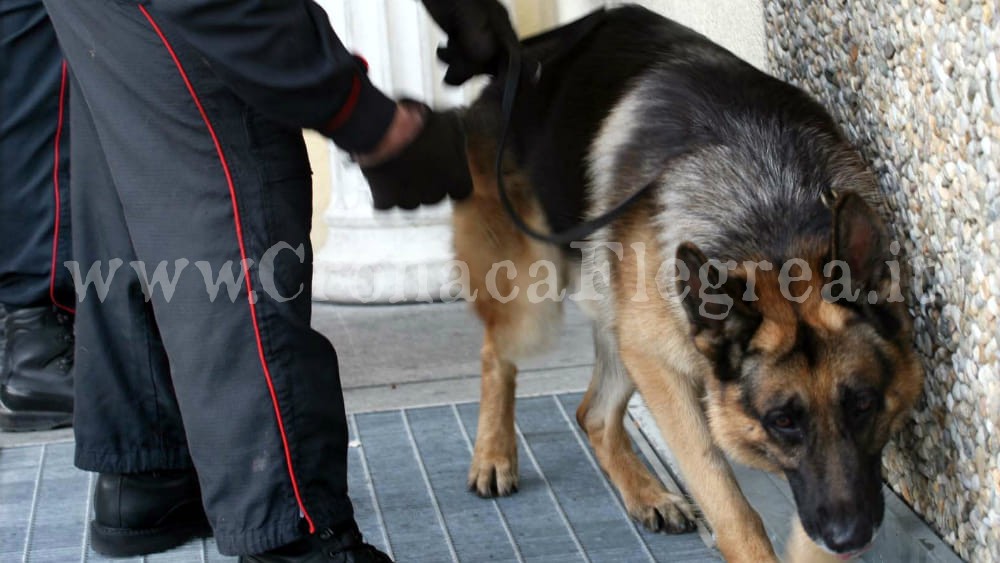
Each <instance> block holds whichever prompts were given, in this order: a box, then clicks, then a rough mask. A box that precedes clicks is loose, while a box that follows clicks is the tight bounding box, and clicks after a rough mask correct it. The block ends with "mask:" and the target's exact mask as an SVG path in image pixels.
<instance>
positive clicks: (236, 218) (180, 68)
mask: <svg viewBox="0 0 1000 563" xmlns="http://www.w3.org/2000/svg"><path fill="white" fill-rule="evenodd" d="M139 10H141V11H142V15H144V16H146V19H147V20H148V21H149V24H150V25H151V26H152V27H153V31H155V32H156V35H158V36H159V37H160V41H162V42H163V46H164V47H166V48H167V52H168V53H170V58H171V59H173V60H174V65H176V66H177V72H178V73H180V75H181V79H182V80H184V85H185V86H187V89H188V92H189V93H190V94H191V99H192V100H193V101H194V105H195V106H197V108H198V113H200V114H201V118H202V120H203V121H204V122H205V127H206V128H207V129H208V133H209V135H211V137H212V142H213V143H214V144H215V152H216V153H217V154H218V156H219V163H220V164H221V165H222V171H223V172H224V173H225V175H226V183H227V184H228V185H229V198H230V200H232V203H233V222H234V224H235V226H236V239H237V241H238V242H239V246H240V257H241V258H242V259H243V261H242V264H243V276H244V278H245V279H246V281H247V303H249V305H250V318H251V320H252V321H253V332H254V337H255V338H256V340H257V355H258V356H259V357H260V365H261V367H262V368H263V369H264V379H265V380H267V389H268V391H269V392H270V393H271V404H272V405H273V406H274V416H275V419H277V422H278V431H279V432H280V434H281V445H282V447H283V448H284V450H285V464H286V466H287V467H288V477H289V479H291V481H292V490H293V491H294V492H295V501H296V502H297V503H298V505H299V511H300V512H301V513H302V517H303V518H305V520H306V523H307V524H309V533H310V534H312V533H315V532H316V526H315V524H314V523H313V520H312V518H311V517H310V516H309V513H308V512H307V511H306V507H305V504H304V503H303V502H302V495H301V493H300V492H299V483H298V480H297V479H296V478H295V470H294V469H293V467H292V452H291V449H290V448H289V447H288V436H287V435H286V434H285V423H284V421H283V420H282V419H281V408H280V406H279V405H278V394H277V393H276V392H275V390H274V381H273V380H272V379H271V369H270V368H269V367H268V364H267V358H266V357H265V355H264V343H263V341H262V340H261V336H260V324H259V323H258V322H257V305H256V304H255V303H254V299H253V295H254V291H253V286H252V284H251V282H250V268H249V266H248V262H247V251H246V245H245V244H244V242H243V225H242V221H241V220H240V211H239V206H238V205H237V202H236V186H235V185H234V184H233V176H232V174H231V173H230V172H229V163H228V162H227V161H226V156H225V154H224V153H223V152H222V145H221V144H220V143H219V137H218V136H217V135H216V134H215V128H214V127H213V126H212V122H211V121H210V120H209V119H208V114H207V113H205V108H204V107H203V106H202V105H201V100H200V99H199V98H198V94H197V92H195V89H194V86H192V85H191V80H189V79H188V75H187V71H185V70H184V65H182V64H181V61H180V59H179V58H178V57H177V53H175V52H174V48H173V46H171V44H170V41H169V40H167V37H166V35H164V34H163V31H162V30H161V29H160V26H159V25H157V24H156V21H155V20H154V19H153V16H151V15H150V14H149V12H148V11H146V8H145V7H144V6H141V5H140V6H139Z"/></svg>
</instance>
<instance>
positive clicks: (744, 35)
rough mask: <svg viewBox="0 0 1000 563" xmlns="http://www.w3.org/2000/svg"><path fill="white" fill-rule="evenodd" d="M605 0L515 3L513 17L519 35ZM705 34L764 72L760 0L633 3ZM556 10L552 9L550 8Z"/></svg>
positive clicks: (649, 0) (605, 3) (566, 18)
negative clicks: (543, 20)
mask: <svg viewBox="0 0 1000 563" xmlns="http://www.w3.org/2000/svg"><path fill="white" fill-rule="evenodd" d="M620 3H621V2H610V1H607V0H517V1H516V2H515V15H516V16H517V19H518V26H519V28H520V31H521V33H522V34H526V33H533V32H534V31H536V30H537V29H538V28H539V27H542V26H540V23H541V22H540V21H539V19H540V18H548V19H550V20H551V21H549V22H548V24H549V25H552V24H554V23H556V22H557V21H558V22H567V21H571V20H573V19H575V18H577V17H580V16H582V15H584V14H586V13H587V12H590V11H591V10H593V9H595V8H598V7H600V6H612V5H615V4H620ZM635 3H637V4H641V5H643V6H646V7H647V8H650V9H652V10H655V11H656V12H659V13H661V14H663V15H665V16H667V17H668V18H671V19H673V20H676V21H678V22H680V23H682V24H684V25H686V26H688V27H691V28H692V29H694V30H696V31H698V32H700V33H703V34H705V35H706V36H708V37H709V38H710V39H712V40H713V41H715V42H716V43H719V44H720V45H722V46H724V47H726V48H727V49H729V50H731V51H733V52H734V53H736V54H737V55H739V56H740V57H742V58H744V59H746V60H747V61H748V62H750V63H751V64H753V65H754V66H756V67H757V68H760V69H764V70H767V45H766V41H765V37H764V7H763V4H762V2H761V0H640V1H637V2H635ZM553 6H554V7H555V8H556V9H555V10H553V9H552V7H553Z"/></svg>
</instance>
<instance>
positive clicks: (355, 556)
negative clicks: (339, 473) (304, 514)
mask: <svg viewBox="0 0 1000 563" xmlns="http://www.w3.org/2000/svg"><path fill="white" fill-rule="evenodd" d="M240 563H392V559H389V556H388V555H386V554H384V553H382V552H381V551H379V550H377V549H375V548H374V547H372V546H370V545H368V544H366V543H365V542H364V539H363V538H362V537H361V532H359V531H358V525H357V524H355V523H354V521H351V522H350V523H349V524H347V525H345V526H342V527H340V528H337V529H326V530H323V531H322V532H320V533H318V534H315V535H312V536H309V537H306V538H304V539H301V540H299V541H297V542H295V543H293V544H289V545H286V546H284V547H282V548H280V549H276V550H274V551H269V552H267V553H262V554H260V555H244V556H242V557H240Z"/></svg>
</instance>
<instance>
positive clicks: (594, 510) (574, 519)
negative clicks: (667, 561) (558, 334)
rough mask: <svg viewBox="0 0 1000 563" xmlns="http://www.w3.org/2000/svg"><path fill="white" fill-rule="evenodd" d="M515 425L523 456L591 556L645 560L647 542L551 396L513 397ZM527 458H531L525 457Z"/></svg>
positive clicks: (612, 559)
mask: <svg viewBox="0 0 1000 563" xmlns="http://www.w3.org/2000/svg"><path fill="white" fill-rule="evenodd" d="M517 416H518V425H519V426H520V428H521V435H522V436H523V439H524V441H525V442H526V448H527V449H528V450H529V460H528V461H530V462H532V463H537V465H538V468H539V470H540V471H541V472H542V473H544V474H546V475H547V478H548V483H549V485H550V486H551V488H552V490H553V492H554V493H555V495H556V497H557V499H558V502H559V504H560V505H561V507H562V509H563V511H564V512H565V514H566V517H567V519H568V520H569V522H570V525H571V526H572V527H573V530H574V531H575V533H576V535H577V537H578V538H579V540H580V543H581V544H582V546H583V549H584V551H585V552H586V554H587V556H588V557H589V558H590V560H591V561H609V562H610V561H649V560H651V559H652V556H651V553H650V551H649V548H648V546H647V545H646V544H645V542H644V541H643V540H642V538H641V537H640V536H639V535H637V534H636V531H635V528H634V527H633V526H632V524H631V523H630V522H629V521H628V520H627V519H626V518H625V517H624V515H623V514H622V513H621V511H620V508H619V504H618V499H617V498H616V497H615V496H614V494H613V493H612V492H610V491H609V490H608V489H607V488H606V487H605V485H604V483H603V478H602V477H601V476H600V475H599V474H597V473H596V472H595V471H594V469H593V467H592V465H591V462H590V460H589V459H588V458H587V454H586V453H585V452H584V451H583V450H582V449H581V448H580V446H579V444H578V443H577V438H576V436H575V430H574V429H573V428H572V427H571V426H570V425H569V424H567V421H566V420H565V419H564V417H563V416H562V414H561V413H560V411H559V408H558V406H557V405H556V404H555V403H554V402H553V400H552V398H551V397H537V398H530V399H524V400H521V401H519V402H518V412H517ZM530 458H533V459H530Z"/></svg>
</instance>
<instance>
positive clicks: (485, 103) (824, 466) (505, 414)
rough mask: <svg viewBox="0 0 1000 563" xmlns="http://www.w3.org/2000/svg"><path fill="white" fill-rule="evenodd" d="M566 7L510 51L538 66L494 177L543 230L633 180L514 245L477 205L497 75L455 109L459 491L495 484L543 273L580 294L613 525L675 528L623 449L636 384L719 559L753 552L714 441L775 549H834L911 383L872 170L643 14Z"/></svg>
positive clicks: (808, 553) (863, 540)
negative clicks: (462, 302)
mask: <svg viewBox="0 0 1000 563" xmlns="http://www.w3.org/2000/svg"><path fill="white" fill-rule="evenodd" d="M590 18H599V19H600V21H599V22H597V23H596V24H594V20H593V19H589V20H588V21H590V22H591V23H590V24H588V26H589V27H590V28H592V30H591V31H589V32H587V33H586V34H585V36H584V37H582V38H578V39H574V40H573V41H572V42H571V43H572V44H571V45H569V46H568V47H567V45H566V37H567V36H568V35H573V34H574V33H573V30H574V29H577V28H578V27H579V25H580V24H576V26H574V24H571V25H570V26H568V27H564V28H560V29H557V30H555V31H553V32H550V33H547V34H545V35H542V36H539V37H537V38H534V39H530V40H527V41H525V42H524V43H523V47H524V52H525V53H526V55H527V56H528V57H529V58H531V59H534V60H537V61H542V63H543V64H542V65H541V67H540V69H530V68H529V69H528V70H526V71H525V76H526V80H527V81H528V82H529V84H526V85H524V86H523V87H522V91H521V94H520V96H519V98H518V103H517V105H516V107H515V111H514V118H513V123H512V138H511V140H510V143H509V145H508V147H509V149H510V150H509V151H508V157H507V158H506V160H505V162H504V165H503V177H504V179H505V184H506V186H507V189H508V190H509V194H510V197H511V200H512V201H513V203H514V207H515V208H516V210H517V211H518V213H519V214H520V216H521V217H522V218H523V219H524V220H525V221H526V223H527V224H529V225H530V226H532V227H533V228H535V229H537V230H541V231H545V232H561V231H563V230H565V229H568V228H571V227H573V226H574V225H578V224H580V223H581V222H582V221H584V220H586V219H587V218H592V217H596V216H600V215H601V214H602V213H605V212H606V211H608V210H609V209H610V208H612V207H613V206H615V204H616V203H617V202H619V201H622V200H624V199H625V198H626V197H628V196H629V195H630V194H632V193H633V192H635V191H636V190H637V189H638V188H640V187H642V186H646V185H651V186H652V188H651V189H649V190H647V192H646V193H645V195H644V196H643V197H642V198H641V200H640V201H639V202H638V203H637V204H636V205H633V206H631V207H630V208H629V209H628V210H627V211H626V212H624V213H623V214H622V215H620V216H618V217H617V218H616V219H615V220H614V221H613V222H612V223H611V224H610V226H607V227H605V228H602V229H601V230H599V231H598V232H596V233H595V234H593V235H592V236H590V238H589V240H587V241H583V244H581V245H576V244H574V245H569V246H568V247H559V246H556V245H550V244H546V243H544V242H539V241H537V240H534V239H532V238H530V237H528V236H527V235H525V234H524V233H523V232H522V231H521V230H519V229H517V228H515V226H514V223H513V222H512V220H511V219H510V217H509V216H508V215H507V214H506V213H505V211H504V209H503V207H502V205H501V200H500V199H499V196H498V186H497V179H496V174H495V168H494V160H495V158H496V154H497V144H498V142H499V141H498V138H499V136H500V133H501V129H502V126H503V118H502V115H501V98H502V91H503V87H504V77H503V76H500V77H498V78H497V79H496V80H494V82H493V84H492V85H490V86H488V87H487V89H486V90H485V91H484V93H483V94H482V96H481V97H480V98H479V99H478V100H477V101H476V102H475V103H474V104H473V105H472V106H471V107H469V108H468V109H467V110H466V111H465V114H464V117H463V119H464V123H465V127H466V134H467V148H468V160H469V166H470V172H471V174H472V177H473V181H474V184H475V189H474V192H473V195H472V196H471V197H470V198H469V199H467V200H465V201H463V202H461V203H458V204H456V205H455V208H454V225H455V249H456V253H457V256H458V258H459V259H460V260H461V261H464V262H465V263H466V264H467V265H468V267H469V274H470V280H469V281H470V282H471V286H470V290H472V291H474V293H473V294H472V295H474V297H470V299H471V301H472V303H473V306H474V309H475V312H476V313H477V315H478V317H479V318H480V320H481V321H482V323H483V325H484V328H485V335H484V341H483V347H482V351H481V357H482V405H481V407H480V413H479V432H478V435H477V436H476V444H475V453H474V455H473V459H472V466H471V469H470V471H469V486H470V488H471V489H473V490H474V491H476V492H478V494H480V495H482V496H484V497H488V496H493V495H508V494H511V493H513V492H514V491H516V490H517V485H518V459H517V447H516V438H515V427H514V397H515V393H514V387H515V375H516V373H517V367H516V365H515V362H516V361H517V360H518V359H521V358H523V357H524V356H526V355H528V354H532V353H534V352H538V351H540V350H543V349H545V347H546V346H548V345H549V344H550V343H551V342H552V341H553V340H554V337H555V336H556V335H557V334H558V332H559V320H560V316H561V305H560V300H559V299H538V298H537V297H538V287H535V288H532V284H535V283H537V282H538V281H539V280H538V276H539V273H540V272H542V271H543V270H544V272H543V273H545V274H546V275H551V278H552V279H555V280H557V281H556V282H555V283H556V285H557V286H558V287H557V288H556V289H557V290H558V291H559V295H560V296H564V295H566V294H567V293H568V292H569V291H573V290H574V289H576V290H577V293H576V294H574V295H579V294H580V293H581V292H583V291H584V289H586V290H587V292H589V295H590V296H591V297H590V298H588V299H581V300H579V301H580V304H581V305H582V306H583V308H584V310H585V311H586V312H587V314H588V316H589V317H590V318H591V319H592V320H593V329H594V342H595V347H596V362H595V367H594V373H593V379H592V380H591V382H590V386H589V388H588V390H587V392H586V395H585V396H584V398H583V401H582V403H581V404H580V406H579V409H578V410H577V413H576V417H577V421H578V422H579V424H580V426H581V427H582V428H583V429H584V431H585V432H586V434H587V436H588V437H589V441H590V444H591V446H592V447H593V450H594V452H595V454H596V458H597V459H598V461H599V463H600V466H601V467H602V468H603V470H604V471H605V472H606V473H607V475H608V477H609V478H610V480H611V481H612V482H613V484H614V485H615V487H616V488H617V490H618V492H619V494H620V495H621V498H622V499H623V501H624V504H625V506H626V508H627V510H628V512H629V514H630V515H631V516H632V517H633V518H634V519H636V520H637V521H639V522H641V523H642V524H644V525H645V526H646V527H648V528H649V529H651V530H660V531H664V532H668V533H679V532H685V531H689V530H691V529H692V528H693V521H694V512H693V509H692V507H691V506H690V505H689V504H688V503H687V501H686V500H685V499H684V498H683V497H680V496H678V495H676V494H672V493H670V492H668V491H667V490H666V489H665V488H664V487H663V486H662V485H661V483H660V482H659V481H658V480H657V479H656V478H655V477H653V475H652V474H651V473H650V472H649V471H648V470H647V468H646V467H645V465H644V464H643V462H642V461H641V460H640V458H639V457H637V455H636V453H635V452H634V451H633V449H632V446H631V443H630V441H629V438H628V435H627V434H626V430H625V428H624V424H623V417H624V415H625V411H626V405H627V402H628V401H629V398H630V396H631V395H632V393H633V392H634V391H635V390H636V389H638V391H639V392H640V393H641V394H642V396H643V398H644V399H645V402H646V404H647V405H648V407H649V409H650V410H651V412H652V413H653V415H654V416H655V419H656V422H657V425H658V426H659V429H660V431H661V432H662V433H663V436H664V438H665V439H666V441H667V443H668V444H669V445H670V447H671V449H672V451H673V453H674V454H675V455H676V457H677V460H678V463H679V466H680V469H681V472H682V476H683V478H684V481H685V483H686V486H687V488H688V489H689V491H690V493H691V495H692V497H693V499H694V500H695V502H696V503H697V504H698V506H699V507H700V510H701V512H702V513H703V515H704V516H705V518H706V519H707V521H708V523H709V524H710V526H711V527H712V528H713V530H714V533H715V536H716V543H717V546H718V548H719V550H720V551H721V552H722V554H723V556H724V557H725V558H726V559H727V560H729V561H748V562H754V563H760V562H762V561H774V560H776V558H775V553H774V550H773V548H772V546H771V544H770V542H769V541H768V538H767V535H766V533H765V531H764V527H763V525H762V522H761V519H760V517H759V516H758V515H757V513H756V512H755V511H754V510H753V509H752V508H751V507H750V505H749V504H748V502H747V500H746V498H745V497H744V496H743V494H742V493H741V491H740V488H739V486H738V484H737V482H736V480H735V479H734V477H733V472H732V470H731V468H730V466H729V463H728V461H727V456H731V457H732V458H734V459H735V460H737V461H739V462H741V463H744V464H748V465H750V466H753V467H757V468H760V469H763V470H766V471H771V472H776V473H780V474H784V475H785V476H786V477H787V479H788V482H789V483H790V485H791V488H792V491H793V492H794V496H795V501H796V504H797V507H798V518H797V519H796V522H795V523H794V524H793V528H794V531H793V537H792V539H791V540H790V542H789V545H790V548H789V549H790V553H789V556H790V557H791V559H793V560H795V561H806V560H823V559H826V558H830V557H834V556H839V557H840V558H841V559H844V558H848V557H850V556H853V555H856V554H857V553H859V552H860V551H862V550H864V549H865V548H866V547H867V546H869V545H870V544H871V543H872V541H873V539H874V537H875V534H876V532H877V530H878V528H879V526H880V524H881V522H882V518H883V512H884V506H883V499H882V495H881V487H882V484H881V483H882V481H881V451H882V448H883V446H884V445H885V443H886V441H887V440H888V438H889V437H890V435H891V434H892V433H893V432H894V431H895V430H897V429H898V428H899V427H900V426H901V425H902V424H903V423H904V422H905V421H906V420H907V419H908V411H909V410H910V409H911V407H912V406H913V404H914V403H915V401H916V400H917V398H918V396H919V393H920V391H921V389H922V379H923V375H922V371H921V369H920V366H919V363H918V361H917V359H916V357H915V354H914V351H913V349H912V346H911V320H910V319H909V318H908V316H907V311H906V308H905V305H904V304H903V303H902V301H903V299H902V297H901V296H900V292H899V288H898V281H899V277H900V276H899V272H898V268H896V267H893V266H892V265H893V264H894V262H893V260H894V253H893V251H892V248H895V246H894V245H890V238H889V237H890V235H889V232H888V230H887V228H886V225H885V224H884V222H883V220H882V219H881V218H880V215H879V214H878V213H877V212H876V211H875V209H876V208H877V206H878V204H879V196H878V190H877V186H876V183H875V179H874V176H873V174H872V173H871V172H870V170H869V169H868V167H867V166H866V165H865V163H864V162H863V161H862V159H861V157H860V156H859V155H858V153H857V152H856V151H855V150H854V149H853V148H852V147H851V146H849V145H848V143H847V142H846V141H845V140H844V138H843V136H842V134H841V133H840V131H839V129H838V127H837V126H836V125H835V123H834V122H833V120H832V119H831V117H830V116H829V115H828V114H827V112H826V111H825V110H824V109H823V108H822V107H821V106H820V105H819V104H818V103H817V102H815V101H814V100H813V99H811V98H810V97H809V96H808V95H807V94H805V93H804V92H802V91H801V90H799V89H797V88H795V87H793V86H791V85H788V84H786V83H784V82H781V81H779V80H777V79H775V78H772V77H771V76H768V75H766V74H764V73H762V72H760V71H758V70H756V69H755V68H754V67H752V66H751V65H749V64H747V63H745V62H743V61H742V60H740V59H739V58H737V57H736V56H735V55H733V54H732V53H730V52H729V51H727V50H725V49H724V48H722V47H720V46H718V45H716V44H714V43H712V42H711V41H709V40H708V39H707V38H705V37H703V36H701V35H699V34H697V33H695V32H694V31H692V30H690V29H687V28H685V27H683V26H681V25H679V24H677V23H675V22H672V21H670V20H667V19H665V18H663V17H660V16H659V15H657V14H655V13H653V12H650V11H647V10H645V9H643V8H639V7H635V6H624V7H620V8H615V9H610V10H607V11H603V12H601V13H598V14H595V15H593V16H590ZM539 70H540V72H538V71H539ZM897 251H898V250H897ZM501 263H502V264H504V268H503V269H501V270H499V275H498V273H497V272H498V270H497V265H498V264H501ZM789 263H791V266H788V265H787V264H789ZM539 264H547V265H548V267H546V268H542V267H541V266H539ZM685 270H686V271H687V272H689V274H690V275H688V276H685V275H684V274H683V272H684V271H685ZM491 272H492V275H491ZM664 272H667V275H664ZM809 272H812V273H813V274H812V275H808V273H809ZM833 282H837V283H833ZM838 284H839V285H838ZM841 286H843V287H841ZM836 288H841V289H844V291H841V292H840V295H842V296H841V297H840V298H839V299H836V298H834V297H836V296H834V295H833V294H834V293H835V291H833V290H834V289H836ZM533 296H534V297H535V298H533ZM894 297H895V298H894ZM810 540H811V541H810Z"/></svg>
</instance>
